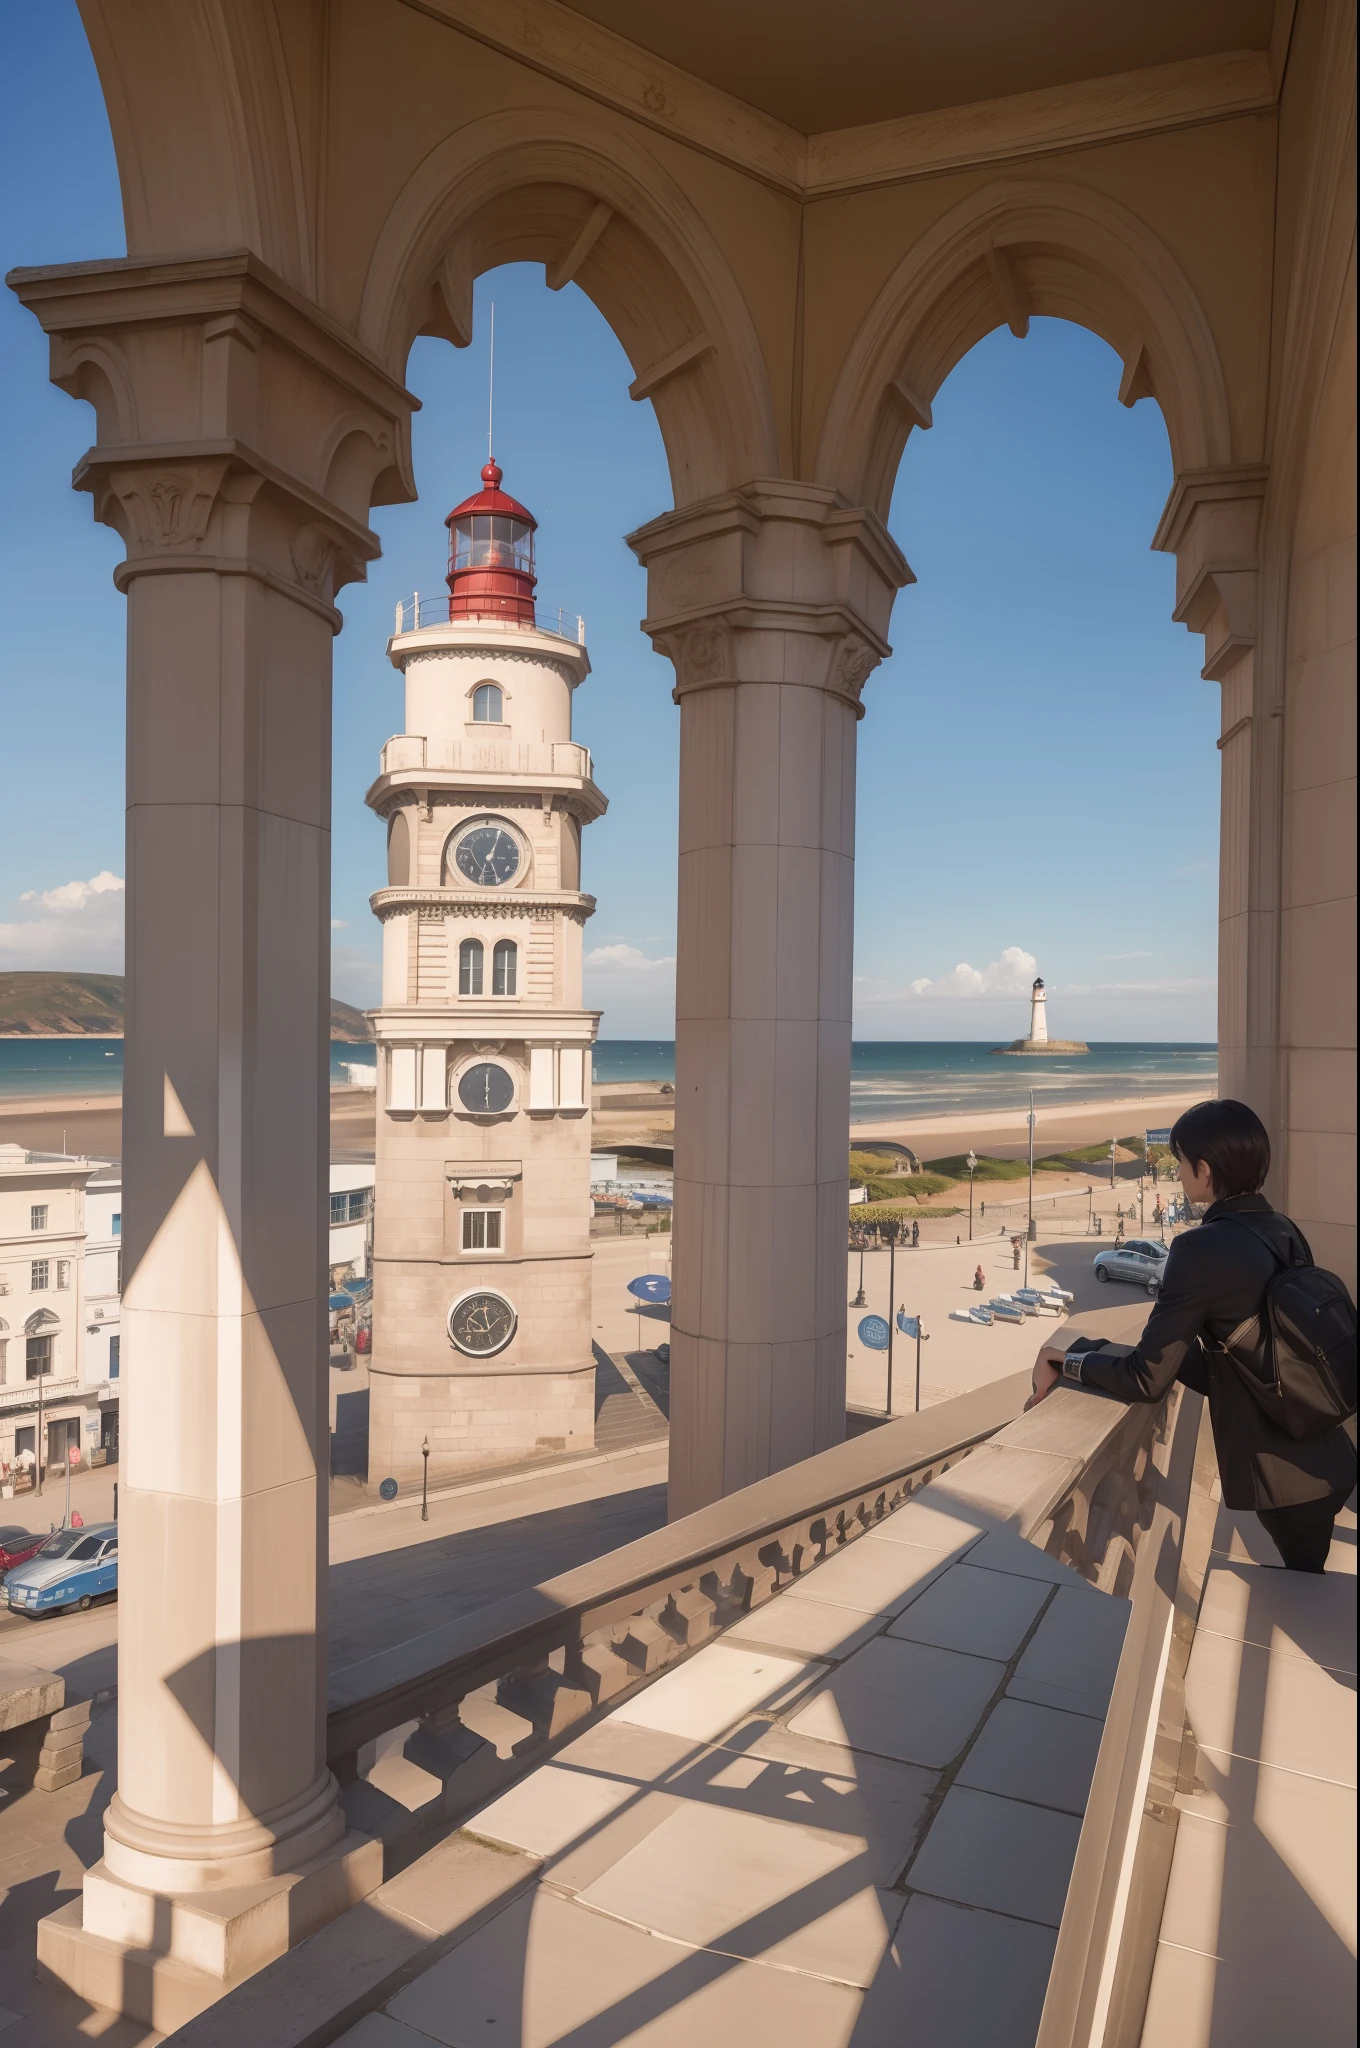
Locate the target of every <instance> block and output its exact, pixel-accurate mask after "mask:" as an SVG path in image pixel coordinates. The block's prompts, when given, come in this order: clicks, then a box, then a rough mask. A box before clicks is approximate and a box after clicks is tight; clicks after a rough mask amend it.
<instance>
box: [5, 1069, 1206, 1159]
mask: <svg viewBox="0 0 1360 2048" xmlns="http://www.w3.org/2000/svg"><path fill="white" fill-rule="evenodd" d="M1196 1100H1198V1098H1197V1097H1196V1096H1194V1095H1160V1096H1146V1095H1140V1096H1122V1097H1113V1098H1111V1099H1110V1100H1108V1101H1101V1102H1081V1103H1073V1104H1071V1105H1069V1106H1067V1107H1059V1106H1056V1105H1055V1106H1053V1107H1051V1108H1044V1109H1041V1110H1040V1111H1039V1113H1038V1121H1037V1124H1036V1128H1035V1148H1036V1150H1037V1151H1038V1152H1039V1153H1040V1154H1042V1153H1044V1152H1055V1151H1058V1150H1060V1149H1061V1148H1062V1147H1064V1146H1067V1145H1096V1144H1100V1143H1102V1142H1103V1141H1104V1140H1106V1139H1109V1138H1117V1137H1126V1136H1128V1135H1129V1134H1130V1133H1132V1132H1135V1131H1142V1130H1160V1129H1164V1128H1165V1127H1166V1126H1167V1125H1168V1124H1172V1123H1174V1122H1175V1120H1176V1118H1177V1117H1178V1116H1179V1115H1180V1113H1181V1111H1182V1110H1183V1109H1188V1108H1189V1106H1190V1104H1191V1103H1192V1102H1194V1101H1196ZM674 1102H675V1098H674V1095H673V1094H663V1093H662V1091H661V1090H660V1089H659V1088H658V1089H655V1090H646V1089H641V1088H638V1087H637V1086H636V1085H631V1084H625V1085H623V1086H618V1085H614V1086H606V1087H603V1088H599V1089H597V1090H596V1091H595V1131H594V1142H595V1145H596V1147H597V1148H598V1149H601V1150H611V1149H615V1148H624V1149H626V1147H627V1146H628V1145H629V1144H633V1145H645V1146H650V1147H658V1146H660V1147H665V1146H668V1145H670V1143H671V1142H672V1138H673V1134H674V1117H675V1112H674ZM373 1126H374V1094H373V1090H372V1089H371V1088H333V1089H332V1090H331V1150H332V1152H333V1153H335V1154H336V1155H337V1156H340V1155H350V1156H352V1155H355V1154H359V1155H362V1156H368V1157H371V1156H372V1153H373ZM846 1136H847V1139H848V1141H849V1142H850V1143H852V1144H856V1145H864V1144H869V1143H871V1142H872V1141H873V1139H875V1138H887V1139H891V1140H893V1141H894V1142H896V1143H897V1144H900V1145H908V1146H910V1147H911V1149H912V1151H913V1152H915V1153H916V1154H917V1155H918V1156H919V1157H921V1158H923V1159H940V1158H947V1157H948V1156H949V1155H950V1154H951V1153H954V1152H966V1151H967V1150H968V1148H969V1146H970V1145H971V1146H972V1147H973V1149H974V1150H975V1151H978V1152H987V1153H990V1154H991V1155H992V1156H993V1157H994V1158H999V1159H1020V1158H1023V1157H1024V1154H1025V1152H1026V1150H1027V1148H1028V1143H1029V1139H1028V1133H1027V1132H1026V1129H1025V1112H1024V1110H1022V1109H1016V1110H969V1111H964V1112H961V1113H958V1114H954V1115H948V1116H935V1117H930V1118H919V1119H918V1118H912V1117H902V1118H894V1117H887V1118H877V1119H870V1120H868V1121H865V1122H858V1123H853V1124H850V1125H849V1126H848V1127H847V1132H846ZM0 1144H10V1145H24V1146H27V1147H28V1149H29V1150H30V1151H34V1152H60V1151H63V1150H64V1151H66V1152H70V1153H75V1154H79V1155H83V1156H84V1157H87V1158H109V1159H116V1158H118V1157H120V1155H121V1153H122V1149H123V1110H122V1102H121V1099H120V1098H119V1097H118V1096H117V1095H45V1096H17V1097H13V1098H11V1099H10V1100H9V1101H6V1102H3V1103H0Z"/></svg>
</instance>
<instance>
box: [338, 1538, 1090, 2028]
mask: <svg viewBox="0 0 1360 2048" xmlns="http://www.w3.org/2000/svg"><path fill="white" fill-rule="evenodd" d="M1128 1612H1129V1610H1128V1606H1127V1603H1126V1602H1125V1601H1123V1600H1119V1599H1114V1598H1111V1597H1108V1596H1106V1595H1104V1594H1101V1593H1098V1592H1095V1591H1093V1590H1092V1589H1091V1588H1090V1587H1089V1586H1087V1585H1086V1584H1085V1583H1084V1581H1082V1580H1081V1579H1080V1578H1079V1577H1078V1576H1077V1575H1076V1574H1075V1573H1073V1572H1071V1571H1069V1570H1068V1569H1067V1568H1066V1567H1065V1566H1063V1565H1061V1564H1057V1563H1055V1562H1054V1561H1053V1560H1052V1559H1050V1558H1049V1557H1047V1556H1046V1555H1044V1554H1043V1553H1042V1552H1040V1551H1038V1550H1036V1549H1035V1548H1033V1547H1032V1546H1031V1545H1029V1544H1027V1543H1024V1542H1022V1541H1020V1540H1019V1539H1018V1538H1017V1537H1014V1536H1012V1535H1010V1534H1009V1533H1006V1532H1003V1531H996V1530H993V1531H991V1532H989V1533H984V1532H983V1531H982V1530H981V1529H979V1528H976V1527H971V1526H969V1525H968V1522H967V1519H966V1511H965V1510H963V1509H961V1508H960V1507H959V1506H958V1505H957V1504H954V1505H953V1507H952V1511H945V1510H942V1509H941V1508H940V1507H937V1506H932V1505H930V1504H928V1502H927V1501H926V1500H925V1499H922V1500H921V1501H918V1502H912V1503H910V1504H908V1505H907V1506H905V1507H904V1508H902V1509H901V1510H899V1512H898V1513H897V1514H895V1515H893V1516H892V1517H890V1518H889V1520H888V1521H887V1522H885V1523H884V1524H882V1525H881V1526H879V1527H878V1528H875V1529H874V1530H873V1531H871V1532H870V1533H868V1534H866V1535H865V1536H863V1537H862V1538H861V1539H860V1540H859V1541H858V1542H857V1543H855V1544H853V1545H852V1546H851V1547H850V1548H849V1549H848V1550H846V1551H845V1552H843V1553H842V1554H840V1555H838V1556H837V1557H835V1558H833V1559H831V1560H829V1561H828V1562H827V1563H825V1564H823V1565H821V1566H819V1567H818V1568H817V1569H816V1570H815V1571H814V1572H812V1573H810V1574H809V1575H808V1576H807V1578H806V1579H802V1580H799V1581H797V1582H795V1583H794V1584H793V1585H791V1586H789V1587H788V1588H787V1589H786V1590H785V1591H784V1592H782V1593H780V1594H779V1595H778V1596H777V1597H776V1598H775V1599H774V1600H772V1601H770V1602H769V1603H767V1604H766V1605H765V1606H764V1607H763V1608H761V1609H760V1610H759V1611H758V1612H757V1613H755V1614H753V1615H751V1616H749V1617H748V1618H747V1619H745V1620H744V1621H742V1622H741V1623H739V1624H738V1625H737V1626H736V1627H734V1628H732V1629H730V1630H729V1631H728V1632H727V1633H726V1634H725V1635H724V1636H723V1637H721V1638H720V1639H719V1640H718V1641H716V1642H714V1643H712V1644H710V1645H708V1646H706V1647H705V1648H703V1649H701V1650H700V1651H699V1652H698V1653H697V1654H696V1655H695V1656H693V1657H692V1658H690V1659H689V1660H688V1661H687V1662H686V1663H684V1664H683V1665H681V1666H679V1667H677V1668H676V1669H675V1670H673V1671H671V1672H668V1673H665V1674H663V1675H662V1676H661V1677H659V1678H658V1679H656V1680H655V1681H654V1682H653V1683H652V1684H651V1685H650V1686H648V1687H647V1688H646V1689H645V1690H643V1691H642V1692H640V1693H638V1694H636V1695H635V1696H634V1697H633V1698H631V1699H630V1700H629V1701H627V1702H626V1703H624V1704H622V1705H620V1706H619V1707H618V1708H616V1709H615V1710H614V1711H612V1712H611V1713H610V1714H609V1715H608V1716H606V1717H605V1718H604V1719H603V1720H601V1721H600V1722H598V1723H597V1724H596V1725H595V1726H594V1727H592V1728H591V1729H590V1730H589V1731H587V1732H586V1733H585V1734H583V1735H582V1736H580V1737H578V1738H577V1739H576V1740H575V1741H574V1742H571V1743H569V1744H568V1745H567V1746H566V1747H565V1748H563V1749H561V1750H559V1751H558V1752H557V1754H556V1755H555V1756H554V1758H553V1760H552V1761H551V1762H550V1763H548V1764H545V1765H544V1766H542V1767H541V1768H540V1769H538V1770H536V1771H534V1772H533V1773H532V1774H531V1775H530V1776H529V1777H527V1778H525V1779H524V1780H523V1781H521V1782H520V1783H519V1784H518V1785H516V1786H514V1787H512V1788H511V1789H510V1790H509V1791H508V1792H506V1793H504V1794H502V1795H501V1796H500V1797H499V1798H498V1799H497V1800H495V1801H494V1802H493V1803H492V1804H491V1805H489V1806H487V1807H485V1808H483V1809H482V1810H481V1811H480V1812H479V1813H478V1814H476V1815H475V1816H474V1817H473V1818H472V1819H471V1820H470V1821H469V1822H468V1823H467V1825H466V1829H465V1831H464V1832H463V1834H462V1835H461V1836H459V1837H455V1838H453V1840H452V1841H450V1842H448V1843H446V1844H443V1845H441V1847H440V1848H439V1849H437V1850H435V1851H433V1852H432V1853H431V1854H430V1855H427V1856H426V1857H424V1858H422V1859H421V1861H420V1862H419V1863H418V1864H416V1865H413V1866H412V1867H411V1869H410V1870H408V1871H406V1872H404V1873H403V1874H402V1876H400V1877H398V1878H396V1879H394V1880H393V1881H392V1883H391V1884H389V1885H387V1886H385V1887H384V1888H383V1894H382V1895H380V1901H379V1903H380V1904H381V1905H382V1907H384V1908H385V1909H386V1910H387V1911H388V1912H389V1913H398V1914H402V1915H409V1916H410V1917H411V1918H412V1919H413V1920H414V1922H415V1923H416V1924H417V1925H419V1926H421V1927H423V1928H425V1929H427V1930H428V1934H429V1937H430V1938H433V1939H435V1940H436V1941H439V1940H441V1939H442V1940H443V1942H444V1945H445V1946H447V1944H448V1937H449V1934H450V1933H451V1932H452V1931H453V1930H454V1929H455V1928H457V1930H458V1934H461V1933H462V1932H463V1931H464V1930H473V1931H468V1932H467V1934H466V1938H463V1939H458V1935H457V1934H455V1935H454V1938H455V1939H458V1945H457V1946H456V1947H452V1948H450V1949H449V1952H448V1953H446V1954H444V1955H443V1956H442V1957H441V1959H440V1960H438V1961H437V1962H434V1963H433V1965H432V1966H431V1967H429V1968H428V1969H426V1970H425V1971H424V1973H423V1974H421V1975H419V1976H418V1977H416V1979H415V1981H414V1982H411V1983H408V1984H407V1985H406V1987H405V1988H404V1989H403V1990H401V1991H400V1992H399V1993H398V1994H397V1995H396V1996H395V1997H392V1998H390V1999H389V2001H388V2003H387V2005H386V2007H385V2009H384V2010H383V2011H382V2012H381V2013H370V2014H369V2015H368V2016H367V2017H366V2018H365V2019H364V2020H362V2021H361V2022H360V2023H359V2024H358V2026H356V2027H355V2028H353V2029H352V2030H351V2032H350V2033H348V2034H347V2035H346V2036H345V2037H344V2039H345V2041H346V2043H347V2044H348V2048H429V2044H430V2043H431V2042H432V2041H433V2042H439V2043H443V2044H447V2048H473V2044H474V2043H485V2042H488V2041H494V2042H500V2043H503V2044H505V2048H550V2044H551V2048H617V2044H621V2043H624V2042H628V2043H644V2042H645V2043H646V2044H648V2048H663V2044H665V2048H669V2044H685V2048H694V2044H697V2043H709V2042H712V2043H736V2042H741V2043H742V2044H743V2048H766V2044H768V2048H774V2044H776V2043H777V2044H779V2048H793V2044H809V2048H848V2044H851V2043H853V2044H854V2048H879V2044H882V2048H889V2044H891V2048H914V2044H918V2043H919V2044H922V2048H924V2044H927V2043H928V2044H931V2048H942V2044H948V2048H964V2044H967V2048H1031V2044H1032V2043H1033V2040H1034V2035H1035V2029H1036V2026H1037V2024H1038V2019H1039V2014H1040V2009H1041V2007H1042V2004H1043V1999H1044V1993H1045V1989H1046V1986H1047V1981H1048V1974H1049V1967H1050V1964H1051V1961H1052V1956H1053V1949H1054V1942H1055V1939H1056V1930H1057V1926H1058V1922H1059V1919H1060V1918H1061V1915H1062V1910H1063V1901H1064V1898H1065V1896H1066V1892H1067V1886H1068V1879H1069V1876H1070V1872H1071V1867H1072V1860H1073V1856H1074V1854H1075V1851H1076V1845H1077V1836H1078V1832H1079V1830H1080V1826H1081V1817H1082V1814H1083V1811H1084V1808H1085V1803H1086V1798H1087V1792H1088V1788H1089V1784H1090V1779H1091V1773H1092V1770H1093V1768H1094V1765H1095V1759H1096V1752H1097V1749H1098V1747H1099V1743H1100V1737H1101V1732H1102V1727H1103V1722H1104V1715H1105V1711H1106V1707H1107V1704H1108V1701H1109V1695H1110V1689H1111V1686H1112V1684H1113V1680H1114V1674H1115V1667H1116V1664H1117V1662H1118V1658H1119V1652H1120V1647H1121V1644H1122V1641H1123V1636H1124V1631H1125V1627H1126V1623H1127V1617H1128ZM478 1843H481V1844H485V1845H487V1850H488V1851H490V1850H491V1849H493V1848H494V1851H496V1852H499V1854H488V1860H487V1874H486V1875H485V1876H484V1877H483V1878H480V1879H479V1878H478V1877H477V1875H476V1872H475V1869H474V1868H473V1867H472V1866H470V1865H469V1862H468V1860H467V1859H468V1854H469V1851H470V1850H473V1849H475V1847H476V1845H477V1844H478ZM484 1853H486V1852H484ZM479 1884H480V1885H482V1887H483V1889H484V1894H485V1895H484V1897H482V1899H481V1900H480V1904H481V1906H482V1912H481V1915H480V1921H481V1924H478V1920H477V1918H476V1917H469V1916H470V1909H471V1907H472V1906H473V1905H474V1904H475V1903H477V1901H475V1900H474V1899H473V1898H471V1897H470V1892H469V1887H470V1886H471V1891H472V1893H476V1892H477V1889H478V1886H479ZM498 1901H505V1903H503V1904H500V1905H499V1909H498V1910H497V1909H496V1905H497V1902H498ZM488 1902H490V1905H491V1908H492V1910H491V1912H490V1917H487V1915H486V1907H487V1904H488Z"/></svg>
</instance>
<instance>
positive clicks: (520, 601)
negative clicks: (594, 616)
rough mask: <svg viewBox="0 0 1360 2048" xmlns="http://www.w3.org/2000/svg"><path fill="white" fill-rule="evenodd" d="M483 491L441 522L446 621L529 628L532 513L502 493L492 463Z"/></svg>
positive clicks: (498, 474) (531, 618) (486, 471)
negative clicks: (445, 543) (445, 535)
mask: <svg viewBox="0 0 1360 2048" xmlns="http://www.w3.org/2000/svg"><path fill="white" fill-rule="evenodd" d="M482 483H483V484H484V485H485V489H484V490H480V491H478V492H477V493H476V495H475V496H474V497H471V498H464V500H463V502H462V504H461V505H455V506H454V508H453V510H452V512H450V514H449V516H448V518H447V519H446V520H445V521H444V524H445V526H447V527H448V529H449V573H448V578H447V581H448V586H449V617H450V619H474V618H477V619H488V618H490V619H508V620H511V621H513V623H514V624H516V625H519V626H532V625H533V623H534V583H535V580H536V579H535V576H534V529H535V527H536V526H537V524H538V521H537V520H536V519H535V518H534V515H533V513H532V512H530V511H529V510H528V508H527V507H526V506H524V505H521V504H520V503H519V501H518V500H517V499H515V498H511V497H508V496H507V494H506V493H505V492H504V491H503V490H502V489H501V487H500V483H501V471H500V469H499V467H498V465H497V464H496V463H495V461H491V462H488V463H487V465H486V467H485V469H484V470H483V471H482Z"/></svg>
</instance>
